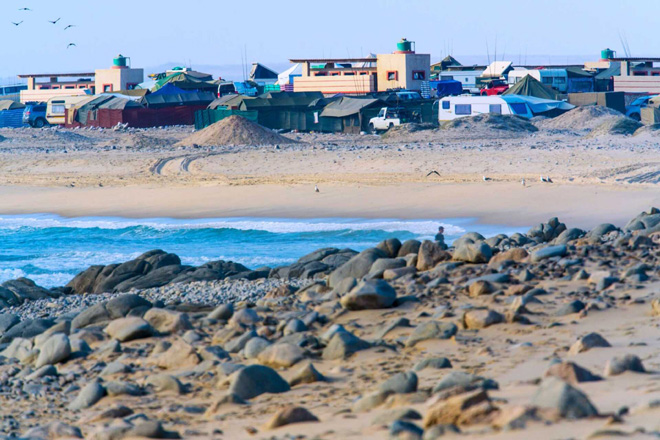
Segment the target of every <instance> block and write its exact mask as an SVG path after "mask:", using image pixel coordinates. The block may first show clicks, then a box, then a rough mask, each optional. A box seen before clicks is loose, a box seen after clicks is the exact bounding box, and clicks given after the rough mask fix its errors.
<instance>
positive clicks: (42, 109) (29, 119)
mask: <svg viewBox="0 0 660 440" xmlns="http://www.w3.org/2000/svg"><path fill="white" fill-rule="evenodd" d="M23 123H24V124H27V125H29V126H30V127H33V128H42V127H46V126H48V125H49V124H48V121H47V120H46V103H44V102H42V103H39V104H27V105H26V106H25V110H23Z"/></svg>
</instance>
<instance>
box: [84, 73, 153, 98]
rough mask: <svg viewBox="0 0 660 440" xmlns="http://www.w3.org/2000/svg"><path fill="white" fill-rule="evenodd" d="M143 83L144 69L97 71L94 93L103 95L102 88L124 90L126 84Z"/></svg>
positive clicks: (116, 90) (115, 90) (114, 90)
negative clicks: (108, 85)
mask: <svg viewBox="0 0 660 440" xmlns="http://www.w3.org/2000/svg"><path fill="white" fill-rule="evenodd" d="M143 81H144V69H98V70H97V71H96V79H95V82H96V93H103V86H104V85H106V84H111V85H112V91H113V92H118V91H119V90H126V85H127V84H140V83H141V82H143Z"/></svg>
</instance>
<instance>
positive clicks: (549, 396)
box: [532, 377, 598, 419]
mask: <svg viewBox="0 0 660 440" xmlns="http://www.w3.org/2000/svg"><path fill="white" fill-rule="evenodd" d="M532 404H533V405H535V406H538V407H539V408H544V409H549V410H551V411H555V412H556V414H557V415H558V416H560V417H562V418H567V419H581V418H585V417H594V416H597V415H598V410H597V409H596V408H595V407H594V406H593V404H592V403H591V401H590V400H589V398H588V397H587V396H586V395H585V394H584V393H583V392H582V391H580V390H578V389H577V388H574V387H573V386H571V385H569V384H567V383H566V382H564V381H562V380H561V379H557V378H556V377H548V378H545V379H543V381H542V382H541V385H539V388H538V389H537V391H536V393H535V394H534V396H533V397H532Z"/></svg>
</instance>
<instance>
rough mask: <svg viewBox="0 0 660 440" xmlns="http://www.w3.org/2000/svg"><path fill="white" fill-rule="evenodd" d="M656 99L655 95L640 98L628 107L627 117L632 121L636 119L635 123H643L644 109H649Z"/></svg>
mask: <svg viewBox="0 0 660 440" xmlns="http://www.w3.org/2000/svg"><path fill="white" fill-rule="evenodd" d="M654 97H655V96H654V95H648V96H640V97H639V98H637V99H635V100H634V101H633V102H631V103H630V105H629V106H627V107H626V116H628V117H629V118H630V119H634V120H635V121H641V120H642V109H643V108H644V107H648V106H649V101H650V100H651V98H654Z"/></svg>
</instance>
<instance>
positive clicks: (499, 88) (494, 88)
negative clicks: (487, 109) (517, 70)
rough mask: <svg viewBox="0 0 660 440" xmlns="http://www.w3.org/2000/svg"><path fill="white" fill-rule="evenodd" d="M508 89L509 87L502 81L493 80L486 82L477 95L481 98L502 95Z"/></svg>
mask: <svg viewBox="0 0 660 440" xmlns="http://www.w3.org/2000/svg"><path fill="white" fill-rule="evenodd" d="M508 88H509V85H508V84H507V83H506V82H505V81H504V80H501V79H494V80H492V81H488V82H487V83H486V85H485V86H484V87H483V88H482V89H481V91H480V92H479V94H480V95H481V96H494V95H501V94H502V93H504V92H506V91H507V89H508Z"/></svg>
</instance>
